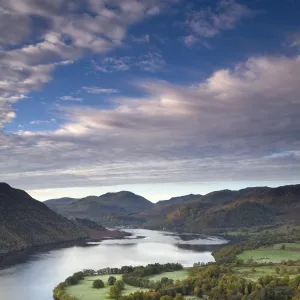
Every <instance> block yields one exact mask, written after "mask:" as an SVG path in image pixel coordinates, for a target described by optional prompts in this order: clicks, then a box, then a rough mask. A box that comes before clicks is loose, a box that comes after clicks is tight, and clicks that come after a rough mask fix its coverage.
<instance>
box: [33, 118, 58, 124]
mask: <svg viewBox="0 0 300 300" xmlns="http://www.w3.org/2000/svg"><path fill="white" fill-rule="evenodd" d="M50 123H56V119H54V118H52V119H50V120H33V121H31V122H30V124H31V125H41V124H50Z"/></svg>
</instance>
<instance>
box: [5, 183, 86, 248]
mask: <svg viewBox="0 0 300 300" xmlns="http://www.w3.org/2000/svg"><path fill="white" fill-rule="evenodd" d="M0 218H1V222H0V254H1V253H2V254H4V253H7V252H10V251H16V250H23V249H25V248H27V247H31V246H42V245H47V244H55V243H60V242H68V241H75V240H79V239H84V238H86V237H87V232H86V231H85V229H84V228H83V227H81V226H80V225H79V224H78V223H75V222H72V221H70V220H68V219H66V218H64V217H62V216H61V215H59V214H57V213H55V212H54V211H52V210H51V209H49V208H48V207H47V206H46V205H45V204H43V203H42V202H39V201H37V200H35V199H33V198H32V197H30V196H29V195H28V194H27V193H26V192H25V191H23V190H19V189H14V188H12V187H11V186H9V185H8V184H6V183H0Z"/></svg>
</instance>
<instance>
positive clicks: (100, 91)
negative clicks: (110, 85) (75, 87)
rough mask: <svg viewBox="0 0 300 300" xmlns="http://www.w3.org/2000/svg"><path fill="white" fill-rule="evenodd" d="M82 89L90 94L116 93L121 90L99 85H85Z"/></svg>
mask: <svg viewBox="0 0 300 300" xmlns="http://www.w3.org/2000/svg"><path fill="white" fill-rule="evenodd" d="M82 89H83V90H84V91H85V92H87V93H89V94H115V93H118V92H119V90H117V89H104V88H100V87H97V86H84V87H82Z"/></svg>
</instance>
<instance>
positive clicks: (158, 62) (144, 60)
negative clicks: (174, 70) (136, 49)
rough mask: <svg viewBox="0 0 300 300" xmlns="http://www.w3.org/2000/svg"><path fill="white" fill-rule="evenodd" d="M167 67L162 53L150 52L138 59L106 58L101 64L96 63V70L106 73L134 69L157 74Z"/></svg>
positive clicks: (124, 57)
mask: <svg viewBox="0 0 300 300" xmlns="http://www.w3.org/2000/svg"><path fill="white" fill-rule="evenodd" d="M165 65H166V62H165V60H164V58H163V56H162V54H161V53H160V52H158V51H152V52H151V51H150V52H148V53H146V54H144V55H140V56H137V57H134V56H123V57H106V58H105V59H103V60H102V61H101V62H97V63H95V68H96V70H98V71H101V72H105V73H111V72H121V71H128V70H129V69H132V68H136V69H139V70H142V71H145V72H156V71H159V70H160V69H161V68H163V67H164V66H165Z"/></svg>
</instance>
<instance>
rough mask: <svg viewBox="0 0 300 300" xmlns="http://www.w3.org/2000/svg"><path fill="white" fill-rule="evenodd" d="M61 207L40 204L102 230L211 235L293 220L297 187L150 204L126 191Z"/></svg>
mask: <svg viewBox="0 0 300 300" xmlns="http://www.w3.org/2000/svg"><path fill="white" fill-rule="evenodd" d="M64 203H65V204H62V203H61V199H60V200H58V201H57V202H55V201H53V200H52V201H51V202H50V204H48V202H46V204H48V205H49V206H50V207H53V205H55V207H54V209H56V210H57V211H59V212H60V213H62V214H64V215H67V216H69V217H85V218H91V219H96V220H98V221H101V224H103V225H105V226H120V225H125V226H126V225H127V226H129V225H130V226H137V227H145V228H150V229H167V230H180V231H190V232H211V231H220V230H223V229H224V230H225V229H228V228H231V229H232V228H233V229H236V228H242V227H243V228H246V227H251V226H264V225H273V224H277V223H282V222H295V221H297V220H299V216H300V185H289V186H282V187H278V188H269V187H250V188H245V189H241V190H238V191H232V190H221V191H215V192H211V193H209V194H206V195H193V194H191V195H186V196H181V197H174V198H171V199H170V200H164V201H159V202H157V203H156V204H153V203H151V202H150V201H148V200H146V199H145V198H143V197H141V196H137V195H135V194H132V193H130V192H120V193H108V194H105V195H102V196H100V197H96V196H90V197H86V198H83V199H79V200H75V199H72V200H70V199H68V200H67V201H65V202H64Z"/></svg>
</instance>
